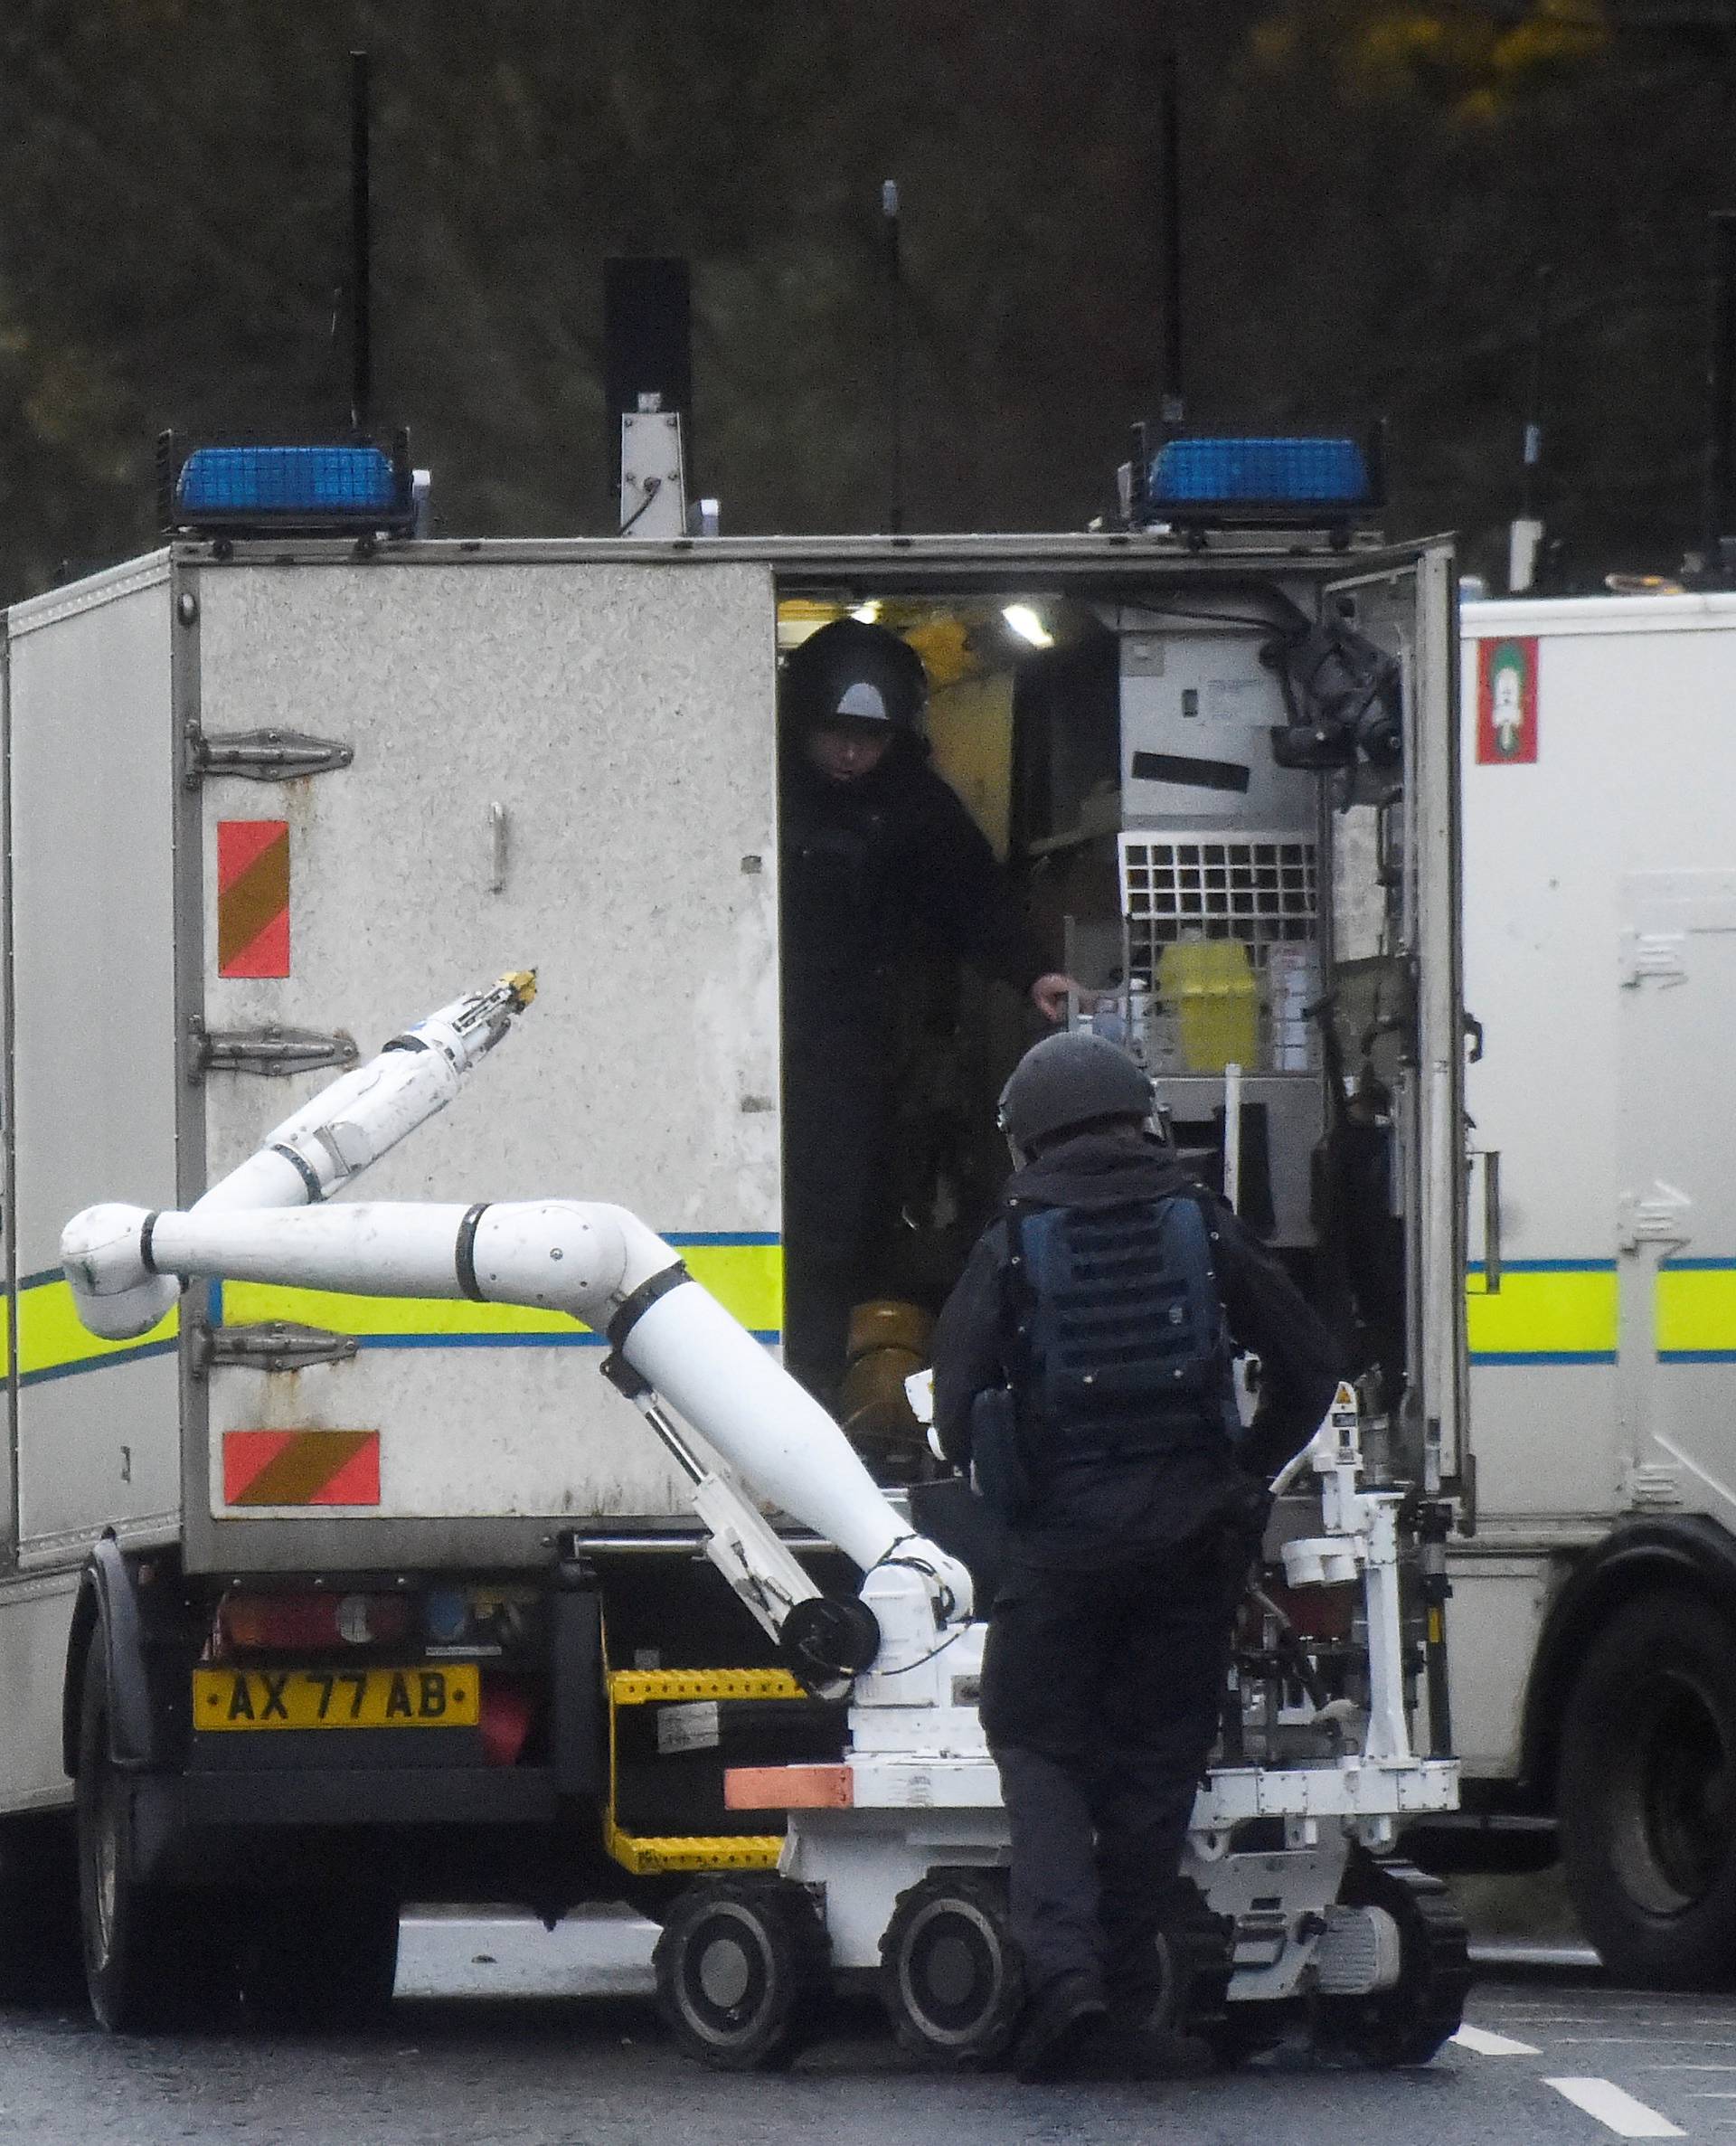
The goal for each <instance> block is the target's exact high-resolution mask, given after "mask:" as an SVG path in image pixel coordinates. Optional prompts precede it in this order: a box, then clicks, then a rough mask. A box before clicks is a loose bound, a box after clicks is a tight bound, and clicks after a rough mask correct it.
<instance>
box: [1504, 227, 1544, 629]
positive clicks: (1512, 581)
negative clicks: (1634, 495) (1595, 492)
mask: <svg viewBox="0 0 1736 2146" xmlns="http://www.w3.org/2000/svg"><path fill="white" fill-rule="evenodd" d="M1554 273H1555V271H1554V269H1552V268H1551V267H1550V266H1549V265H1548V263H1547V262H1545V263H1543V265H1542V266H1541V267H1540V268H1539V269H1538V270H1537V277H1536V283H1535V296H1536V311H1535V313H1534V314H1533V319H1532V330H1531V365H1530V369H1529V372H1528V373H1527V375H1526V380H1525V435H1524V459H1523V463H1522V475H1521V481H1520V492H1519V514H1518V517H1517V519H1516V520H1515V521H1514V522H1512V523H1511V524H1510V525H1508V529H1507V593H1508V595H1509V596H1528V595H1530V594H1531V593H1532V592H1533V591H1534V590H1535V588H1536V586H1537V562H1538V558H1539V555H1540V554H1541V553H1542V551H1543V522H1542V520H1541V519H1540V518H1539V515H1538V513H1537V479H1538V476H1539V474H1540V472H1541V470H1542V468H1543V357H1544V353H1545V351H1546V349H1547V347H1548V343H1549V287H1550V281H1551V279H1552V277H1553V276H1554Z"/></svg>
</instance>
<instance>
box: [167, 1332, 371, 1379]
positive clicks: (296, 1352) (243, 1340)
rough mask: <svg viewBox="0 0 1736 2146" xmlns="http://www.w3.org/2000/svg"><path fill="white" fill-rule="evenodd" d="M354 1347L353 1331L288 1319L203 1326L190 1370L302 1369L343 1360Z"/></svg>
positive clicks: (202, 1373) (198, 1372) (202, 1372)
mask: <svg viewBox="0 0 1736 2146" xmlns="http://www.w3.org/2000/svg"><path fill="white" fill-rule="evenodd" d="M357 1347H358V1344H357V1341H356V1338H355V1336H354V1334H332V1333H328V1332H327V1331H326V1330H325V1328H323V1327H298V1326H297V1325H295V1324H294V1323H293V1322H292V1321H290V1320H288V1319H273V1320H271V1321H270V1322H269V1324H267V1325H264V1326H257V1327H206V1328H202V1329H201V1330H200V1335H199V1338H197V1339H196V1340H195V1342H194V1345H193V1371H194V1374H195V1376H198V1377H201V1378H203V1377H204V1376H205V1375H206V1374H207V1373H208V1372H210V1371H212V1370H213V1369H215V1370H223V1369H234V1370H240V1371H306V1370H307V1369H309V1368H310V1367H311V1366H313V1365H315V1364H347V1363H348V1362H349V1361H350V1359H351V1358H352V1357H354V1354H355V1352H356V1348H357Z"/></svg>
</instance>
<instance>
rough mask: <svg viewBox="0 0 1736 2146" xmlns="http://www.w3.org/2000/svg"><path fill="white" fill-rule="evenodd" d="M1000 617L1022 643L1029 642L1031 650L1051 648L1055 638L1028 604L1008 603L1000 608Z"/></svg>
mask: <svg viewBox="0 0 1736 2146" xmlns="http://www.w3.org/2000/svg"><path fill="white" fill-rule="evenodd" d="M1001 616H1002V618H1003V619H1005V620H1006V622H1007V624H1008V625H1009V626H1010V627H1011V628H1012V629H1013V630H1014V633H1016V634H1017V635H1018V637H1019V638H1020V639H1021V640H1022V641H1029V642H1030V644H1031V646H1032V647H1033V648H1053V647H1054V645H1055V637H1054V635H1053V634H1052V633H1051V632H1050V630H1049V629H1048V628H1047V627H1046V626H1045V625H1044V624H1043V620H1042V619H1040V618H1039V617H1038V616H1037V614H1036V612H1035V611H1033V610H1032V608H1031V606H1030V605H1029V604H1028V603H1009V604H1005V605H1003V606H1002V609H1001Z"/></svg>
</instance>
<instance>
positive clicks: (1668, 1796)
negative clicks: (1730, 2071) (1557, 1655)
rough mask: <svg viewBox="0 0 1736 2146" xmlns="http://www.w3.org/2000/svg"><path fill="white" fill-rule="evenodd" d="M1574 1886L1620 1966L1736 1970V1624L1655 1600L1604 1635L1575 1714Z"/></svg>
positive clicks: (1639, 1972) (1701, 1980)
mask: <svg viewBox="0 0 1736 2146" xmlns="http://www.w3.org/2000/svg"><path fill="white" fill-rule="evenodd" d="M1556 1810H1557V1818H1558V1820H1559V1825H1560V1831H1561V1860H1562V1863H1563V1865H1564V1866H1565V1869H1566V1876H1567V1886H1568V1892H1569V1895H1570V1896H1571V1899H1572V1902H1573V1905H1574V1908H1575V1911H1576V1912H1577V1914H1578V1915H1579V1918H1580V1925H1581V1927H1582V1928H1583V1929H1584V1931H1585V1933H1586V1935H1587V1936H1588V1937H1589V1938H1590V1941H1591V1943H1593V1944H1594V1945H1596V1947H1597V1948H1598V1951H1599V1952H1600V1953H1601V1954H1602V1955H1603V1962H1604V1965H1605V1966H1606V1967H1608V1968H1609V1970H1610V1971H1611V1972H1612V1973H1614V1974H1616V1975H1618V1976H1620V1977H1621V1978H1623V1979H1624V1980H1627V1981H1636V1982H1640V1983H1644V1984H1647V1985H1649V1986H1651V1987H1653V1988H1658V1989H1677V1990H1684V1989H1696V1988H1703V1987H1705V1986H1707V1985H1709V1984H1712V1983H1716V1982H1722V1981H1728V1980H1729V1979H1730V1977H1731V1972H1732V1971H1733V1970H1736V1627H1733V1626H1732V1623H1731V1619H1730V1618H1729V1617H1728V1616H1727V1615H1726V1614H1725V1613H1724V1612H1722V1611H1721V1610H1718V1609H1716V1608H1714V1607H1713V1606H1712V1603H1711V1602H1708V1601H1707V1600H1705V1598H1704V1597H1703V1596H1701V1595H1696V1594H1686V1593H1659V1594H1649V1595H1642V1596H1640V1597H1638V1598H1637V1600H1635V1601H1633V1602H1625V1603H1623V1604H1622V1606H1621V1607H1620V1608H1619V1609H1618V1610H1617V1611H1616V1612H1614V1614H1613V1615H1612V1616H1611V1617H1610V1619H1609V1622H1608V1623H1607V1624H1606V1625H1605V1626H1604V1627H1603V1630H1602V1631H1600V1632H1599V1634H1598V1636H1597V1638H1596V1639H1595V1640H1593V1642H1592V1644H1591V1648H1590V1652H1589V1653H1588V1654H1587V1656H1586V1658H1585V1662H1584V1666H1583V1667H1582V1668H1581V1669H1580V1673H1579V1676H1578V1678H1576V1680H1575V1682H1574V1685H1573V1687H1572V1690H1571V1692H1570V1694H1569V1695H1568V1701H1567V1706H1566V1708H1565V1711H1564V1713H1563V1716H1562V1720H1561V1766H1560V1773H1559V1785H1558V1789H1557V1802H1556Z"/></svg>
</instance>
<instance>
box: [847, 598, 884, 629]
mask: <svg viewBox="0 0 1736 2146" xmlns="http://www.w3.org/2000/svg"><path fill="white" fill-rule="evenodd" d="M850 616H851V617H852V618H853V619H861V620H862V622H863V625H864V626H872V625H873V623H874V621H875V619H878V618H879V617H880V599H879V597H877V596H871V597H870V598H869V599H868V600H867V602H866V603H859V604H858V605H857V606H856V608H855V610H854V611H852V612H851V614H850Z"/></svg>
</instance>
